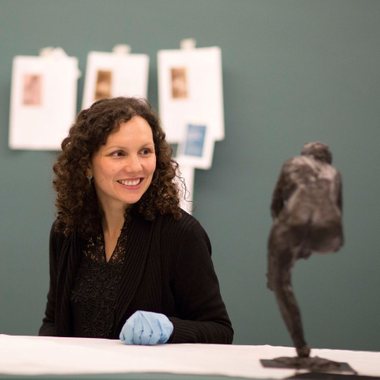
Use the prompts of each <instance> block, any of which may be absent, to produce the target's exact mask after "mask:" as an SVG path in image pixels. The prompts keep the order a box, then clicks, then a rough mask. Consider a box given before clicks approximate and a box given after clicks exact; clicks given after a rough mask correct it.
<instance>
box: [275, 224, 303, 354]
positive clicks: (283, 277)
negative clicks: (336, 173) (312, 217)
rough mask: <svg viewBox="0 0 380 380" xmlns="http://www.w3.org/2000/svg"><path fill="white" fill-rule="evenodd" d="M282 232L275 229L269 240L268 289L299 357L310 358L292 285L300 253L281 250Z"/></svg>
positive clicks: (287, 249)
mask: <svg viewBox="0 0 380 380" xmlns="http://www.w3.org/2000/svg"><path fill="white" fill-rule="evenodd" d="M280 230H281V227H279V229H277V231H276V228H274V230H272V233H271V237H270V240H269V256H268V275H267V276H268V287H269V288H270V289H271V290H273V291H274V293H275V295H276V300H277V303H278V305H279V307H280V312H281V315H282V318H283V319H284V322H285V324H286V327H287V328H288V331H289V333H290V335H291V338H292V340H293V343H294V345H295V347H296V350H297V354H298V356H299V357H308V356H309V354H310V348H309V346H308V345H307V343H306V341H305V338H304V334H303V328H302V320H301V313H300V310H299V307H298V304H297V301H296V298H295V296H294V294H293V290H292V284H291V269H292V267H293V265H294V262H295V260H296V258H297V257H298V252H296V251H295V249H294V251H293V250H291V249H289V248H285V249H284V247H283V248H282V249H281V247H279V246H278V245H277V244H276V240H277V238H278V237H279V235H277V232H279V233H280ZM282 237H284V236H282ZM279 241H281V242H282V244H284V242H285V241H286V239H285V240H284V239H280V240H279ZM277 242H278V240H277Z"/></svg>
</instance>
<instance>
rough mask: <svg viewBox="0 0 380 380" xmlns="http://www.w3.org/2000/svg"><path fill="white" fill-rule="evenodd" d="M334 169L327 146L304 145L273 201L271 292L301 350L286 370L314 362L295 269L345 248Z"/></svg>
mask: <svg viewBox="0 0 380 380" xmlns="http://www.w3.org/2000/svg"><path fill="white" fill-rule="evenodd" d="M331 164H332V155H331V152H330V150H329V148H328V146H327V145H325V144H322V143H320V142H311V143H308V144H305V145H304V146H303V149H302V152H301V155H300V156H297V157H294V158H292V159H289V160H287V161H285V163H284V165H283V167H282V169H281V172H280V175H279V178H278V181H277V184H276V187H275V189H274V192H273V197H272V204H271V214H272V217H273V225H272V229H271V232H270V236H269V241H268V273H267V278H268V288H269V289H270V290H272V291H273V292H274V293H275V296H276V300H277V303H278V305H279V308H280V311H281V315H282V318H283V320H284V322H285V324H286V327H287V329H288V330H289V333H290V335H291V338H292V340H293V343H294V346H295V348H296V350H297V355H298V357H296V358H288V359H292V360H288V363H287V364H288V365H289V363H290V362H292V363H293V364H294V363H296V364H294V365H293V366H295V367H297V365H298V368H300V367H299V365H300V363H301V362H302V363H305V362H306V363H309V364H310V363H311V361H310V360H309V361H308V360H307V359H312V358H309V356H310V348H309V346H308V344H307V343H306V341H305V338H304V333H303V327H302V320H301V314H300V310H299V307H298V304H297V301H296V299H295V296H294V293H293V290H292V284H291V269H292V267H293V266H294V264H295V262H296V260H298V259H301V258H302V259H307V258H308V257H309V256H310V255H311V254H312V253H313V252H315V253H328V252H336V251H338V250H339V249H340V248H341V246H342V245H343V242H344V239H343V228H342V180H341V176H340V174H339V172H338V171H337V170H336V169H335V168H334V167H333V166H332V165H331ZM278 359H282V361H284V359H286V358H278ZM293 359H294V360H293ZM314 359H316V358H314ZM318 359H319V358H318ZM305 360H306V361H305ZM285 361H286V360H285ZM314 362H315V360H314ZM319 362H320V360H319ZM297 363H298V364H297ZM337 364H339V363H337ZM319 365H321V364H319ZM291 366H292V365H291ZM306 367H308V364H306ZM304 368H305V367H304Z"/></svg>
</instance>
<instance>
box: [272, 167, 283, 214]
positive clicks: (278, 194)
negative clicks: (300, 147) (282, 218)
mask: <svg viewBox="0 0 380 380" xmlns="http://www.w3.org/2000/svg"><path fill="white" fill-rule="evenodd" d="M284 186H285V173H284V168H282V170H281V172H280V175H279V177H278V180H277V183H276V187H275V188H274V191H273V195H272V203H271V207H270V210H271V215H272V218H273V219H275V218H277V217H278V215H279V214H280V212H281V210H282V209H283V208H284V196H283V189H284Z"/></svg>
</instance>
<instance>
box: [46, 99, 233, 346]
mask: <svg viewBox="0 0 380 380" xmlns="http://www.w3.org/2000/svg"><path fill="white" fill-rule="evenodd" d="M177 167H178V165H177V163H176V162H175V161H174V160H173V159H172V150H171V148H170V145H169V144H168V143H167V142H166V140H165V134H164V132H163V130H162V128H161V126H160V123H159V120H158V118H157V116H156V114H155V113H154V111H153V110H152V108H151V107H150V105H149V104H148V103H147V102H146V101H145V100H141V99H135V98H121V97H120V98H115V99H102V100H99V101H98V102H96V103H94V104H93V105H92V106H91V107H90V108H89V109H86V110H83V111H82V112H80V113H79V115H78V117H77V120H76V122H75V124H74V125H73V126H72V127H71V129H70V132H69V136H68V137H67V138H65V139H64V140H63V142H62V152H61V154H60V155H59V156H58V159H57V162H56V163H55V165H54V172H55V174H56V178H55V179H54V181H53V185H54V188H55V190H56V192H57V199H56V207H57V219H56V221H55V223H54V224H53V226H52V229H51V235H50V289H49V293H48V301H47V306H46V312H45V318H44V320H43V324H42V327H41V329H40V335H57V336H78V337H94V338H100V337H102V338H117V337H119V338H120V339H121V340H123V341H124V342H125V343H126V344H149V345H152V344H159V343H166V342H171V343H231V342H232V337H233V330H232V326H231V322H230V320H229V317H228V314H227V311H226V308H225V305H224V302H223V300H222V297H221V295H220V290H219V284H218V279H217V276H216V274H215V272H214V268H213V264H212V261H211V244H210V241H209V238H208V236H207V234H206V232H205V231H204V229H203V228H202V226H201V225H200V224H199V222H198V221H197V220H196V219H195V218H194V217H192V216H191V215H189V214H187V213H186V212H185V211H183V210H181V208H180V207H179V197H178V188H177V185H176V181H175V178H176V170H177Z"/></svg>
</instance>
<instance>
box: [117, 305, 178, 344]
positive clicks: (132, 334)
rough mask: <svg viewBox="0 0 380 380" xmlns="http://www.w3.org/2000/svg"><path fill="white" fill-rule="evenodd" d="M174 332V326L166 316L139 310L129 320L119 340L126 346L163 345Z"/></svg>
mask: <svg viewBox="0 0 380 380" xmlns="http://www.w3.org/2000/svg"><path fill="white" fill-rule="evenodd" d="M172 332H173V324H172V323H171V322H170V321H169V318H168V317H167V316H166V315H164V314H158V313H153V312H150V311H141V310H138V311H136V312H135V313H134V314H132V315H131V316H130V317H129V318H128V319H127V322H125V324H124V326H123V328H122V329H121V332H120V335H119V338H120V340H122V341H123V342H124V343H125V344H142V345H154V344H163V343H166V342H167V341H168V339H169V338H170V335H171V334H172Z"/></svg>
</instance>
